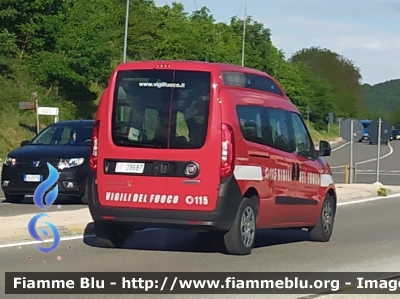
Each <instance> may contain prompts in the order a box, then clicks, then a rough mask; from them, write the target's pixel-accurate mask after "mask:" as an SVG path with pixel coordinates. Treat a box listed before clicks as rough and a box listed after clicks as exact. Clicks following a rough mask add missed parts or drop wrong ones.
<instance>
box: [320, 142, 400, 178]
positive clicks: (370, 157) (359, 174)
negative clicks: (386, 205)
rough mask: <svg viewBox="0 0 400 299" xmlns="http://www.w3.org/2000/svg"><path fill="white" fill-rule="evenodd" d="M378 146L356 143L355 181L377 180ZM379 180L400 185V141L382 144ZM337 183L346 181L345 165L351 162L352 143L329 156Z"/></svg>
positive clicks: (328, 159) (354, 157) (327, 159)
mask: <svg viewBox="0 0 400 299" xmlns="http://www.w3.org/2000/svg"><path fill="white" fill-rule="evenodd" d="M377 153H378V146H377V145H376V144H375V145H370V144H368V143H365V142H364V143H358V142H357V143H354V155H353V159H354V162H355V163H356V177H355V183H360V184H362V183H365V184H370V183H375V182H376V181H377V175H376V167H377V159H376V158H377ZM380 157H381V159H380V167H379V169H380V171H379V181H380V182H381V183H382V184H384V185H400V142H398V141H393V142H390V143H389V146H387V145H381V153H380ZM326 161H328V162H329V164H330V165H331V168H332V172H333V176H334V180H335V182H336V183H344V165H345V164H349V163H350V145H349V144H347V145H346V146H344V147H340V148H338V149H337V150H335V151H333V152H332V156H330V157H327V158H326Z"/></svg>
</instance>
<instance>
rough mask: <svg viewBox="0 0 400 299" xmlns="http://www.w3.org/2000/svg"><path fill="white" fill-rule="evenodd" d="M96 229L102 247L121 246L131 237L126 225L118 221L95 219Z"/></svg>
mask: <svg viewBox="0 0 400 299" xmlns="http://www.w3.org/2000/svg"><path fill="white" fill-rule="evenodd" d="M94 231H95V234H96V238H97V241H98V242H99V244H100V246H101V247H105V248H120V247H122V245H124V243H125V241H126V239H127V238H128V237H129V235H130V234H128V232H127V229H126V226H123V225H121V224H117V223H111V222H103V221H95V223H94Z"/></svg>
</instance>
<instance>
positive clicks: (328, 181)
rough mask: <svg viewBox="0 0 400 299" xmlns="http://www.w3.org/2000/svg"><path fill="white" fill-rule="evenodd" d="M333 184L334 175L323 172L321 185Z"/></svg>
mask: <svg viewBox="0 0 400 299" xmlns="http://www.w3.org/2000/svg"><path fill="white" fill-rule="evenodd" d="M330 184H333V177H332V176H331V175H330V174H326V173H323V174H321V187H328V186H329V185H330Z"/></svg>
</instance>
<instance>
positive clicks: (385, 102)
mask: <svg viewBox="0 0 400 299" xmlns="http://www.w3.org/2000/svg"><path fill="white" fill-rule="evenodd" d="M362 88H363V98H362V106H363V107H364V108H365V109H366V110H367V111H368V112H367V115H368V116H369V117H370V118H377V117H384V118H385V119H387V120H388V121H389V122H390V123H392V124H393V125H395V126H396V127H400V79H397V80H390V81H386V82H382V83H379V84H375V85H369V84H363V85H362Z"/></svg>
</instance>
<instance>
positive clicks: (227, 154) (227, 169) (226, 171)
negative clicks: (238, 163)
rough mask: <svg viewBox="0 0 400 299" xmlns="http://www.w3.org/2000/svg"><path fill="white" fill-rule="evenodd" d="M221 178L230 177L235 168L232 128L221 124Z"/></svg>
mask: <svg viewBox="0 0 400 299" xmlns="http://www.w3.org/2000/svg"><path fill="white" fill-rule="evenodd" d="M221 146H222V151H221V170H220V171H221V173H220V176H221V178H226V177H228V176H230V175H232V173H233V170H234V168H235V144H234V136H233V130H232V128H231V127H230V126H229V125H227V124H222V144H221Z"/></svg>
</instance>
